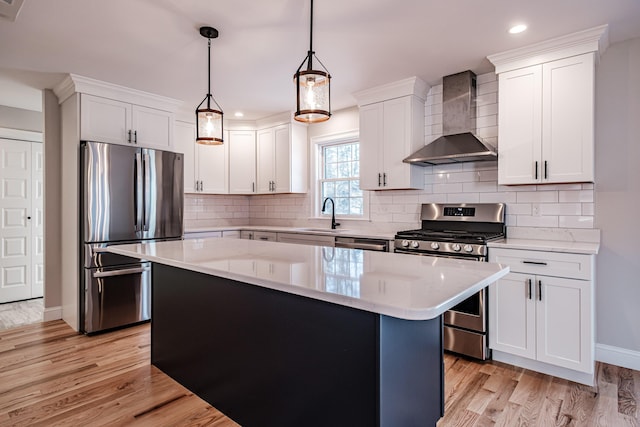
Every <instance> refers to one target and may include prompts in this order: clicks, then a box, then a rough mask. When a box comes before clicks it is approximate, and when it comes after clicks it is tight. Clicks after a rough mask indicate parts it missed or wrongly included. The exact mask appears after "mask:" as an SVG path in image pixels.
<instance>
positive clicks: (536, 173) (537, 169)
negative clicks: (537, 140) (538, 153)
mask: <svg viewBox="0 0 640 427" xmlns="http://www.w3.org/2000/svg"><path fill="white" fill-rule="evenodd" d="M535 173H536V179H538V161H537V160H536V172H535Z"/></svg>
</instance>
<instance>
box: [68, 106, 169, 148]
mask: <svg viewBox="0 0 640 427" xmlns="http://www.w3.org/2000/svg"><path fill="white" fill-rule="evenodd" d="M173 123H174V120H173V113H171V112H169V111H162V110H158V109H155V108H149V107H143V106H140V105H134V104H129V103H126V102H120V101H115V100H113V99H108V98H101V97H99V96H93V95H86V94H82V96H81V98H80V138H81V139H83V140H87V141H100V142H110V143H112V144H125V145H139V146H140V147H148V148H159V149H163V150H168V149H170V148H172V144H173Z"/></svg>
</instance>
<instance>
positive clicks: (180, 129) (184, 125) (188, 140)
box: [174, 120, 229, 194]
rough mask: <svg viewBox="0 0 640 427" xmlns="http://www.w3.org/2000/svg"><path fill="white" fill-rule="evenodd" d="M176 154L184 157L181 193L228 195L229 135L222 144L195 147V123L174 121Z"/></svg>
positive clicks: (226, 134)
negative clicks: (181, 154) (178, 153)
mask: <svg viewBox="0 0 640 427" xmlns="http://www.w3.org/2000/svg"><path fill="white" fill-rule="evenodd" d="M174 138H175V144H174V145H175V150H176V151H178V152H181V153H183V154H184V192H185V193H200V194H227V193H228V192H229V179H228V167H229V144H228V141H229V134H228V132H226V131H225V135H224V140H225V142H226V143H225V144H222V145H203V144H196V142H195V141H196V125H195V123H190V122H184V121H179V120H176V122H175V134H174Z"/></svg>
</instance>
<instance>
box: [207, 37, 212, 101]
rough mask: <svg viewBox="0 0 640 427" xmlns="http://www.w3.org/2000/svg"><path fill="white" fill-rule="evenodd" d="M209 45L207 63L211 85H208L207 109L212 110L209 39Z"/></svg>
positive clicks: (209, 44)
mask: <svg viewBox="0 0 640 427" xmlns="http://www.w3.org/2000/svg"><path fill="white" fill-rule="evenodd" d="M208 40H209V43H208V50H209V54H208V62H207V76H209V85H208V90H207V108H208V109H210V108H211V102H210V99H211V39H210V38H209V39H208Z"/></svg>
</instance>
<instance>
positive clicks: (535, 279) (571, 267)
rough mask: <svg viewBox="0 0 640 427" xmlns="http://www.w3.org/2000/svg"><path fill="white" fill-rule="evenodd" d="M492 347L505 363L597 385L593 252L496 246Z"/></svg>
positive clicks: (491, 301)
mask: <svg viewBox="0 0 640 427" xmlns="http://www.w3.org/2000/svg"><path fill="white" fill-rule="evenodd" d="M489 261H490V262H497V263H501V264H506V265H508V266H509V267H510V268H511V273H509V274H508V275H507V276H505V277H503V278H502V279H500V280H498V281H497V282H496V283H494V284H492V285H491V286H490V287H489V347H490V348H491V349H492V350H493V358H494V359H495V360H499V361H504V362H507V363H511V364H515V365H518V366H522V367H525V368H527V369H532V370H536V371H540V372H544V373H547V374H551V375H554V376H558V377H563V378H567V379H569V380H572V381H577V382H581V383H584V384H588V385H593V376H594V346H595V338H594V327H593V325H594V321H593V317H594V305H593V294H594V291H593V265H594V262H593V261H594V260H593V255H584V254H571V253H557V252H539V251H526V250H515V249H502V248H491V249H490V252H489Z"/></svg>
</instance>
